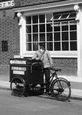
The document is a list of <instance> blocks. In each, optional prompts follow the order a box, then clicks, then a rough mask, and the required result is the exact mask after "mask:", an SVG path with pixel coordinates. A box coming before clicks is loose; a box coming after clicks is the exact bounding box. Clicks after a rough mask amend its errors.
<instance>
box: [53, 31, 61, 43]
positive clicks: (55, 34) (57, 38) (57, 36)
mask: <svg viewBox="0 0 82 115" xmlns="http://www.w3.org/2000/svg"><path fill="white" fill-rule="evenodd" d="M54 41H60V33H59V32H58V33H54Z"/></svg>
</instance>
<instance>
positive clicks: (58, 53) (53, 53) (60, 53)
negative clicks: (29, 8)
mask: <svg viewBox="0 0 82 115" xmlns="http://www.w3.org/2000/svg"><path fill="white" fill-rule="evenodd" d="M37 15H38V14H37ZM27 16H30V15H27ZM31 16H32V15H31ZM38 36H39V34H38ZM53 36H54V35H53ZM45 38H46V34H45ZM34 52H35V51H26V50H25V52H24V53H23V55H24V56H26V55H27V54H28V57H29V56H32V55H33V53H34ZM50 53H51V56H52V57H77V51H50Z"/></svg>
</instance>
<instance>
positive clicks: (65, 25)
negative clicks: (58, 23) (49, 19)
mask: <svg viewBox="0 0 82 115" xmlns="http://www.w3.org/2000/svg"><path fill="white" fill-rule="evenodd" d="M67 30H68V23H67V22H62V31H67Z"/></svg>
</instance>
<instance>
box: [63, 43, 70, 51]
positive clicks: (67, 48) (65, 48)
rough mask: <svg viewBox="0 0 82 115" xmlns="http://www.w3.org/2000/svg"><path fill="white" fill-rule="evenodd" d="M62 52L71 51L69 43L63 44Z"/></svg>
mask: <svg viewBox="0 0 82 115" xmlns="http://www.w3.org/2000/svg"><path fill="white" fill-rule="evenodd" d="M62 50H69V43H68V42H62Z"/></svg>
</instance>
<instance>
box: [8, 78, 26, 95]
mask: <svg viewBox="0 0 82 115" xmlns="http://www.w3.org/2000/svg"><path fill="white" fill-rule="evenodd" d="M25 86H26V85H25V81H24V79H23V78H21V77H15V78H13V79H12V81H11V83H10V88H11V94H12V95H16V96H22V95H23V94H24V92H25Z"/></svg>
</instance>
